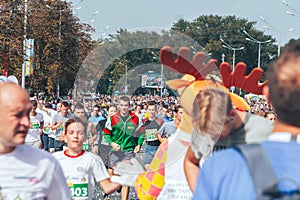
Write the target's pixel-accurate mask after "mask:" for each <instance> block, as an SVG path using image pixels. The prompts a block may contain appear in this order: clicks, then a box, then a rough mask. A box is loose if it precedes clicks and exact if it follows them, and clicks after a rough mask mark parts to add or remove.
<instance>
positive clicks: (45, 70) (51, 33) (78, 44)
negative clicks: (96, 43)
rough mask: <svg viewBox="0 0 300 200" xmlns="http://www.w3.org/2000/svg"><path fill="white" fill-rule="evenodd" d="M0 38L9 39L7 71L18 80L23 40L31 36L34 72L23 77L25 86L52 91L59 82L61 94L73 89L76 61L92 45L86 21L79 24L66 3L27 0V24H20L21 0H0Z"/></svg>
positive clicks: (81, 57) (19, 77) (22, 7)
mask: <svg viewBox="0 0 300 200" xmlns="http://www.w3.org/2000/svg"><path fill="white" fill-rule="evenodd" d="M0 3H1V5H3V7H2V8H3V9H2V10H1V12H0V16H1V18H2V19H4V20H1V22H0V28H1V32H0V40H1V41H3V40H4V39H5V38H9V39H10V41H11V42H10V45H11V48H10V49H11V51H10V59H11V63H10V70H9V71H10V74H14V75H16V76H17V78H18V79H19V80H21V74H22V72H21V66H22V61H23V51H22V49H23V39H24V35H25V32H24V31H25V28H26V36H27V38H33V39H34V42H35V43H34V44H35V45H34V52H35V57H34V61H35V62H34V66H35V69H34V74H33V76H31V77H30V78H26V88H31V90H33V91H35V92H46V93H48V94H54V93H55V90H56V87H57V85H58V84H59V85H60V88H61V93H62V94H63V95H65V94H67V92H68V91H69V90H70V89H71V88H73V83H74V80H75V77H76V73H77V71H78V69H79V66H80V62H82V60H84V58H85V56H86V55H87V54H88V52H89V51H90V50H91V49H92V47H93V42H92V40H91V34H90V33H91V32H92V31H94V29H93V28H92V27H91V26H90V25H88V24H81V23H80V22H79V19H78V18H77V17H75V16H73V14H72V9H71V5H70V3H69V2H66V1H61V0H55V1H40V0H30V1H28V12H27V24H26V27H24V16H25V12H24V11H25V10H24V2H23V0H8V1H7V0H6V1H4V0H0Z"/></svg>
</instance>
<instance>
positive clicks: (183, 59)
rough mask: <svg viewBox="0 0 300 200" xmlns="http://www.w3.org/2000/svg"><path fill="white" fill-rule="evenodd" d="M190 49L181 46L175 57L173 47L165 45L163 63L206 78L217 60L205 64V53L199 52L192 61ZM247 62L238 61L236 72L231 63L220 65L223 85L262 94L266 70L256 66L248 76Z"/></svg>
mask: <svg viewBox="0 0 300 200" xmlns="http://www.w3.org/2000/svg"><path fill="white" fill-rule="evenodd" d="M189 57H190V51H189V49H188V48H187V47H181V48H180V49H179V50H178V54H177V59H174V56H173V52H172V49H171V47H169V46H165V47H163V48H162V49H161V51H160V60H161V63H162V64H163V65H164V66H165V67H167V68H168V69H170V70H172V71H176V72H177V73H180V74H183V75H184V74H189V75H192V76H193V77H194V78H195V81H197V80H205V79H206V76H207V74H209V73H211V72H212V71H213V70H214V69H215V68H216V67H217V60H215V59H211V60H209V61H208V63H207V64H205V65H204V60H205V54H204V53H203V52H198V53H196V54H195V55H194V57H193V59H192V61H190V58H189ZM246 68H247V66H246V64H245V63H242V62H240V63H238V64H237V65H236V66H235V70H234V72H231V66H230V64H229V63H227V62H224V63H222V64H221V65H220V73H221V76H222V81H223V85H224V86H225V87H227V88H230V87H231V86H236V87H239V88H241V89H243V90H245V91H247V92H251V93H254V94H262V89H263V87H264V86H265V85H266V83H267V82H266V81H265V82H264V83H262V84H259V80H260V79H261V77H262V75H263V73H264V71H263V70H262V69H260V68H254V69H253V70H252V71H251V73H250V74H249V75H248V76H246V75H245V73H246Z"/></svg>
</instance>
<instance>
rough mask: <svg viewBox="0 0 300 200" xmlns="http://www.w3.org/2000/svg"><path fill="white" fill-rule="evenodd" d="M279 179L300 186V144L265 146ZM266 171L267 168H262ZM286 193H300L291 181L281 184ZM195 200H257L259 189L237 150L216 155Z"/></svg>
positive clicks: (201, 178) (200, 180) (204, 171)
mask: <svg viewBox="0 0 300 200" xmlns="http://www.w3.org/2000/svg"><path fill="white" fill-rule="evenodd" d="M262 147H263V149H264V150H265V151H266V154H267V156H268V157H269V159H270V162H271V165H272V167H273V170H274V173H275V175H276V177H277V179H278V178H282V177H285V178H287V177H288V178H291V179H292V180H294V181H296V182H297V183H298V185H299V184H300V167H299V163H300V156H299V155H300V144H298V143H296V142H271V141H266V142H263V143H262ZM262 170H263V169H262ZM280 183H282V184H279V189H280V191H282V192H289V191H294V190H296V187H297V186H296V185H295V184H291V182H287V181H283V182H280ZM193 199H201V200H211V199H220V200H221V199H224V200H228V199H230V200H235V199H237V200H240V199H243V200H248V199H249V200H254V199H256V195H255V189H254V185H253V182H252V177H251V175H250V172H249V169H248V166H247V164H246V161H245V160H244V158H243V157H242V155H241V154H240V153H238V152H237V151H236V150H234V149H227V150H223V151H220V152H216V153H214V154H213V155H212V156H211V157H210V158H208V159H207V160H206V162H205V163H204V165H203V168H202V169H201V170H200V173H199V175H198V182H197V184H196V188H195V192H194V197H193Z"/></svg>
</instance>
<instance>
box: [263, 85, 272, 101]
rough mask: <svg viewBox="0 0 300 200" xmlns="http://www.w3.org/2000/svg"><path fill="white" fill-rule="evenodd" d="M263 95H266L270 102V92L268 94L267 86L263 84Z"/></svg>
mask: <svg viewBox="0 0 300 200" xmlns="http://www.w3.org/2000/svg"><path fill="white" fill-rule="evenodd" d="M263 95H265V96H266V98H267V101H268V103H271V100H270V94H269V86H268V85H265V86H264V88H263Z"/></svg>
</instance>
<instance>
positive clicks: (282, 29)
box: [69, 0, 300, 45]
mask: <svg viewBox="0 0 300 200" xmlns="http://www.w3.org/2000/svg"><path fill="white" fill-rule="evenodd" d="M69 1H71V2H72V5H73V10H74V14H75V15H77V16H78V17H79V18H80V20H81V21H82V22H89V23H90V24H91V25H92V26H93V27H94V28H95V29H96V32H95V33H94V34H93V39H97V38H99V37H101V36H105V35H107V34H115V33H116V31H117V30H119V29H120V28H125V29H127V30H129V31H130V30H136V29H137V30H138V29H144V28H160V29H167V30H168V29H170V27H171V26H172V24H173V23H175V22H177V21H178V20H179V19H181V18H182V19H184V20H187V21H192V20H194V19H196V18H197V17H199V16H200V15H209V14H213V15H221V16H227V15H236V16H237V17H239V18H246V19H248V20H249V21H257V25H256V26H255V28H256V29H258V30H262V31H265V33H266V34H270V35H272V36H273V37H274V38H276V39H277V41H279V40H280V41H281V42H280V43H281V45H284V44H285V43H287V42H288V41H289V40H290V39H292V38H296V39H298V38H300V26H299V23H300V1H299V0H208V1H203V0H185V1H179V0H151V1H149V0H148V1H145V0H127V1H125V0H123V1H121V0H119V1H118V0H105V1H104V0H69ZM283 1H285V2H287V3H288V6H287V5H286V4H285V3H284V2H283ZM286 11H289V12H291V13H294V14H295V15H294V16H292V15H289V14H287V13H286ZM296 12H298V13H299V14H297V13H296ZM261 17H263V18H264V19H265V21H263V20H262V19H261ZM266 22H267V23H266ZM266 26H267V27H268V29H265V28H266ZM290 29H293V30H292V31H290ZM280 35H281V39H280Z"/></svg>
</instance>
